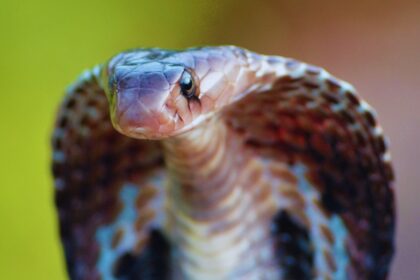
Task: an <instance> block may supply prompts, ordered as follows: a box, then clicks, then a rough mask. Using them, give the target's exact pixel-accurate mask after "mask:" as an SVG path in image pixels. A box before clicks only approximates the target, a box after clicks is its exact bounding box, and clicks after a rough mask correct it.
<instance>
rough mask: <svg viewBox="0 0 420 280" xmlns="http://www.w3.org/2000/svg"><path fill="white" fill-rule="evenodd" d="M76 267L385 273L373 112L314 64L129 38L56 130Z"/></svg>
mask: <svg viewBox="0 0 420 280" xmlns="http://www.w3.org/2000/svg"><path fill="white" fill-rule="evenodd" d="M52 174H53V178H54V190H55V196H54V200H55V205H56V209H57V215H58V220H59V234H60V237H61V242H62V246H63V251H64V258H65V262H66V267H67V272H68V276H69V278H70V279H297V280H301V279H303V280H304V279H386V278H387V277H388V274H389V269H390V265H391V261H392V257H393V254H394V235H395V234H394V232H395V202H394V200H395V199H394V191H393V190H394V174H393V167H392V164H391V156H390V152H389V144H388V140H387V138H386V137H385V136H384V133H383V129H382V128H381V126H380V125H379V123H378V120H377V113H376V112H375V110H374V109H373V108H372V107H371V106H370V105H369V104H368V103H367V102H366V101H364V100H363V99H362V98H361V97H360V96H359V94H358V93H357V92H356V90H355V89H354V87H353V86H352V85H350V84H349V83H347V82H345V81H343V80H340V79H338V78H336V77H334V76H333V75H331V74H330V73H329V72H327V71H326V70H324V69H323V68H321V67H317V66H314V65H310V64H307V63H304V62H301V61H298V60H295V59H292V58H287V57H281V56H274V55H262V54H258V53H255V52H252V51H250V50H247V49H244V48H240V47H236V46H211V47H196V48H189V49H185V50H165V49H160V48H143V49H133V50H128V51H124V52H121V53H119V54H117V55H115V56H113V57H112V58H111V59H109V60H108V61H107V62H106V63H103V64H98V65H96V66H94V67H92V68H91V69H90V70H87V71H85V72H84V73H83V74H81V76H80V77H79V78H78V79H77V81H76V82H74V83H73V84H72V85H71V86H70V87H69V88H68V89H67V92H66V94H65V96H64V98H63V100H62V102H61V103H60V106H59V109H58V112H57V115H56V118H55V124H54V129H53V133H52Z"/></svg>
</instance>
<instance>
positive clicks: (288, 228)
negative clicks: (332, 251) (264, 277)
mask: <svg viewBox="0 0 420 280" xmlns="http://www.w3.org/2000/svg"><path fill="white" fill-rule="evenodd" d="M271 233H272V235H273V236H275V240H274V243H275V245H274V246H275V250H276V251H275V253H276V256H277V258H278V259H279V262H280V265H281V267H282V271H283V275H282V276H283V279H287V280H294V279H299V280H305V279H313V277H314V267H313V266H314V256H313V248H312V245H311V240H310V237H309V233H308V229H306V228H304V227H303V226H302V225H300V224H299V223H298V222H297V221H296V220H295V219H294V218H293V217H292V216H291V215H290V214H289V213H287V212H286V211H281V212H279V213H278V214H277V215H276V216H275V217H274V219H273V224H272V228H271Z"/></svg>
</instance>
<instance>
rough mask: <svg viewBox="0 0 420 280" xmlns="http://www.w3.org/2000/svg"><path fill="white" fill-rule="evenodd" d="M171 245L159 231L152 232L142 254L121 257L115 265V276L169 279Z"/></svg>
mask: <svg viewBox="0 0 420 280" xmlns="http://www.w3.org/2000/svg"><path fill="white" fill-rule="evenodd" d="M170 274H171V270H170V247H169V243H168V241H167V240H166V238H165V237H164V236H163V235H162V233H160V232H159V231H156V230H153V231H152V232H151V233H150V237H149V241H148V243H147V246H146V247H145V248H143V250H142V252H141V253H140V254H133V253H127V254H124V255H123V256H121V257H120V259H119V260H118V261H117V263H116V264H115V267H114V276H115V277H117V278H118V279H126V280H137V279H142V280H155V279H162V280H165V279H169V276H170Z"/></svg>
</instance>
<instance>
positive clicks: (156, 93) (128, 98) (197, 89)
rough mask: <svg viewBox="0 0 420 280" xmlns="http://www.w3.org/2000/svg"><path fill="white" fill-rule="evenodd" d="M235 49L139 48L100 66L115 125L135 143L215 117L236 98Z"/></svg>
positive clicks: (237, 66)
mask: <svg viewBox="0 0 420 280" xmlns="http://www.w3.org/2000/svg"><path fill="white" fill-rule="evenodd" d="M237 56H238V54H236V53H235V49H234V48H233V47H215V48H205V49H190V50H188V51H184V52H176V51H167V50H162V49H138V50H133V51H128V52H125V53H122V54H119V55H117V56H115V57H114V58H112V59H111V60H110V61H109V63H108V64H107V65H106V67H104V68H103V73H102V81H101V82H102V84H103V87H104V88H105V91H106V94H107V97H108V100H109V104H110V115H111V120H112V123H113V125H114V127H115V128H116V129H117V130H118V131H119V132H121V133H123V134H125V135H127V136H130V137H134V138H139V139H163V138H167V137H170V136H174V135H177V134H181V133H183V132H186V131H188V130H190V129H191V128H193V127H195V126H197V125H199V124H200V123H202V122H204V121H205V120H207V119H209V117H211V116H215V115H217V112H219V111H220V110H221V108H223V107H224V106H225V105H226V104H227V103H229V100H230V97H232V96H233V94H234V90H235V88H234V86H233V84H234V83H233V82H231V79H234V78H235V77H233V76H234V75H235V73H236V74H237V73H238V72H239V71H238V70H239V69H240V66H243V65H240V61H241V60H239V59H238V58H237Z"/></svg>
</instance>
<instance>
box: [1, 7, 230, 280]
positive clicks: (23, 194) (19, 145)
mask: <svg viewBox="0 0 420 280" xmlns="http://www.w3.org/2000/svg"><path fill="white" fill-rule="evenodd" d="M220 2H221V1H220ZM210 3H211V4H210ZM222 10H223V6H222V4H219V3H218V1H194V0H190V1H184V0H181V1H108V2H104V1H99V0H95V1H81V0H77V1H52V0H41V1H19V0H17V1H8V2H4V1H3V2H2V4H1V9H0V36H1V38H2V39H1V41H0V42H1V43H0V63H1V65H0V66H1V67H0V81H1V83H0V87H1V91H0V104H1V110H0V122H1V138H0V141H1V142H0V158H1V160H0V170H1V176H0V228H1V230H0V263H1V265H0V278H1V279H65V278H66V276H65V275H66V274H65V268H64V262H63V256H62V252H61V247H60V246H59V237H58V230H57V220H56V213H55V209H54V203H53V186H52V180H51V176H50V147H49V144H50V143H49V141H50V139H49V137H50V133H51V130H52V125H53V121H54V116H55V111H56V109H57V106H58V104H59V102H60V100H61V98H62V95H63V92H64V89H65V88H66V86H68V85H69V84H70V83H71V82H73V81H74V80H75V78H76V77H77V75H78V74H79V73H81V72H82V70H83V69H85V68H89V67H91V66H93V65H95V64H97V63H100V62H104V61H105V60H106V59H108V58H109V57H110V56H112V55H113V54H115V53H117V52H119V51H122V50H124V49H127V48H133V47H148V46H158V47H164V48H184V47H188V46H193V45H202V44H208V42H206V41H205V38H206V36H207V35H206V34H208V33H209V31H210V30H211V28H212V21H214V20H215V17H216V15H220V13H221V12H222Z"/></svg>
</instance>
